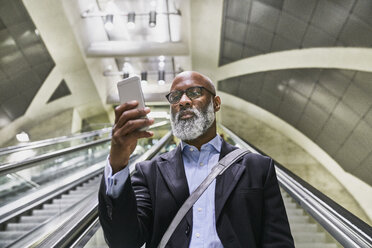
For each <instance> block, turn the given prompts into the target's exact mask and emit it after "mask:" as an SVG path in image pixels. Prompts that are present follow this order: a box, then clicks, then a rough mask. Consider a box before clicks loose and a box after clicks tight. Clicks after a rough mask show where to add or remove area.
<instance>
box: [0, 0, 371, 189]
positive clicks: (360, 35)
mask: <svg viewBox="0 0 372 248" xmlns="http://www.w3.org/2000/svg"><path fill="white" fill-rule="evenodd" d="M216 2H218V3H222V2H223V11H221V12H222V13H212V12H213V11H214V10H216V9H218V8H215V5H216V3H215V1H214V0H213V1H212V0H210V1H207V0H205V1H197V0H195V1H181V0H156V1H155V7H154V6H151V3H152V1H149V0H125V1H124V0H97V1H96V0H60V1H54V2H50V1H48V0H37V1H33V0H23V1H21V0H0V7H1V8H0V55H1V56H0V129H1V128H2V127H5V126H6V125H8V124H10V123H12V122H13V123H14V120H16V119H17V118H21V117H22V115H23V114H24V113H25V111H26V110H29V109H30V107H29V105H30V102H31V101H33V100H35V99H33V98H34V96H36V97H35V98H38V99H36V100H37V101H36V102H37V104H35V107H34V108H32V109H33V112H32V113H35V114H37V112H42V111H43V110H44V109H45V108H47V107H48V106H52V105H53V104H54V105H53V106H52V107H51V109H49V110H48V111H49V112H50V113H52V112H54V111H55V110H56V109H57V108H67V107H68V108H71V107H78V106H80V105H84V110H85V111H86V112H87V114H86V115H88V112H89V111H92V112H91V113H92V114H93V113H94V114H97V112H94V111H93V110H95V109H97V111H101V109H102V110H104V109H106V110H107V108H106V105H105V104H107V106H109V107H110V108H111V105H110V104H114V103H117V100H118V98H117V90H116V82H117V81H119V80H120V79H121V78H122V77H123V74H124V69H125V68H128V66H125V63H127V64H130V66H129V68H130V70H129V74H138V75H140V74H141V72H143V71H147V72H148V77H147V81H148V82H147V84H144V85H143V89H144V93H145V97H146V99H147V100H148V101H151V102H154V103H159V102H160V103H165V98H164V95H165V93H166V92H167V91H168V90H169V86H170V82H171V80H172V78H173V76H174V74H175V73H177V72H179V71H181V70H189V69H191V68H195V67H196V69H198V70H199V69H200V68H201V67H203V69H204V68H214V67H208V66H209V64H213V66H217V64H219V65H220V66H221V67H222V68H223V67H224V65H227V64H229V63H231V62H234V61H237V60H242V59H247V58H251V57H255V56H259V55H263V54H270V53H273V52H277V51H288V50H294V49H296V50H298V49H300V50H301V49H302V50H304V49H306V48H311V47H367V48H370V47H371V46H372V19H371V18H370V17H371V16H372V1H370V0H339V1H336V0H224V1H223V0H221V1H216ZM23 3H26V7H27V11H26V8H25V7H24V5H23ZM190 6H191V8H190ZM152 8H155V9H156V11H157V12H159V13H163V12H168V13H177V14H171V15H158V16H157V17H158V18H157V25H156V26H155V27H154V28H150V27H149V25H148V15H147V14H146V13H148V12H149V11H150V10H152ZM195 8H197V10H195ZM190 9H192V10H193V13H194V12H197V11H199V12H198V14H197V15H196V16H194V14H193V15H191V14H190ZM178 10H180V12H178ZM132 11H134V12H136V13H137V14H138V15H136V25H135V27H134V28H132V29H131V28H128V25H127V14H128V13H129V12H132ZM27 12H29V13H30V16H31V17H32V21H31V18H30V16H29V14H28V13H27ZM84 13H87V14H89V15H91V16H85V17H82V16H84ZM140 13H142V14H144V15H143V16H142V15H140ZM179 13H181V15H179ZM106 14H114V16H115V17H114V28H113V29H112V30H107V29H106V28H105V19H106ZM203 14H204V15H208V18H210V19H208V18H207V19H203V20H214V19H213V15H214V14H216V16H219V15H220V14H222V16H219V18H218V20H215V23H208V22H206V21H204V22H199V21H198V20H199V19H200V15H203ZM53 16H55V18H53ZM198 18H199V19H198ZM220 20H222V26H221V27H220V26H219V25H220V24H219V21H220ZM217 22H218V25H217V24H216V23H217ZM34 23H35V24H34ZM198 25H199V26H200V25H203V26H206V27H207V29H208V28H209V29H210V26H213V25H214V26H213V27H217V26H218V32H219V30H220V29H221V36H218V37H219V38H213V37H214V36H213V35H214V34H216V33H217V32H210V33H208V32H204V33H203V34H199V33H195V32H194V33H193V32H192V31H190V30H191V28H193V29H194V30H196V29H197V30H199V29H198ZM200 30H204V29H200ZM39 31H40V32H39ZM208 31H209V30H208ZM190 34H193V37H197V38H194V39H190V38H192V37H191V35H190ZM41 37H42V38H41ZM219 39H220V40H219ZM43 40H44V41H45V44H43ZM189 41H190V44H192V47H191V45H190V44H189ZM217 43H219V55H218V52H213V54H215V55H216V56H215V57H216V59H213V61H210V58H211V57H213V56H214V55H213V56H211V55H210V54H211V52H210V51H212V50H209V48H210V47H212V48H213V47H214V46H217ZM48 51H49V52H48ZM195 51H198V54H196V52H195ZM213 51H214V50H213ZM208 53H209V54H208ZM161 55H163V56H164V58H162V57H160V56H161ZM191 56H193V60H192V61H193V65H191ZM198 56H199V57H198ZM196 59H198V60H199V61H196ZM304 59H306V58H304ZM214 60H216V61H214ZM200 61H201V62H200ZM159 62H164V65H162V64H161V63H159ZM195 64H197V66H195ZM160 67H161V68H160ZM221 67H220V68H221ZM162 68H163V69H164V71H165V82H164V84H163V85H160V84H159V83H158V71H159V69H162ZM216 68H217V67H216ZM57 69H58V70H57ZM217 70H219V68H217ZM210 72H211V73H214V71H213V70H211V71H210ZM210 76H212V77H213V76H214V75H210ZM48 80H49V81H50V82H48V84H50V87H46V88H45V91H43V90H42V87H43V86H45V84H46V81H48ZM53 81H55V82H53ZM371 82H372V76H371V73H368V72H362V71H350V70H339V69H320V68H304V69H291V70H278V71H267V72H259V73H252V74H246V72H244V71H242V72H241V73H240V76H239V77H234V78H229V79H226V80H223V81H220V82H219V89H220V90H222V91H225V92H228V93H230V94H234V95H236V96H239V97H241V98H242V99H245V100H247V101H249V102H252V103H254V104H256V105H258V106H260V107H262V108H264V109H266V110H268V111H270V112H271V113H273V114H275V115H277V116H279V117H280V118H282V119H283V120H285V121H287V122H288V123H290V124H291V125H292V126H294V127H296V128H297V129H298V130H300V131H302V132H303V133H304V134H305V135H307V136H308V137H309V138H311V139H312V140H313V141H314V142H316V143H317V144H319V146H321V147H322V148H323V149H324V150H325V151H326V152H327V153H328V154H330V155H331V156H332V157H333V158H334V159H335V160H336V161H337V162H338V163H339V164H340V165H341V166H342V167H343V168H345V170H347V171H350V172H351V173H353V174H354V175H356V176H358V177H359V178H362V179H363V180H365V181H366V182H369V183H370V184H372V182H371V180H372V179H371V178H372V171H371V170H372V169H371V168H372V166H371V164H372V155H371V154H372V153H371V152H372V149H371V147H372V144H371V140H372V137H371V136H372V130H371V127H372V124H371V123H372V112H371V111H372V110H371V100H370V99H372V88H371V85H372V83H371ZM48 90H49V91H50V92H48V93H46V91H48ZM41 91H42V92H41ZM38 92H39V93H38ZM40 92H41V93H40ZM54 92H56V95H57V96H59V97H60V98H58V97H57V98H56V99H57V100H54V97H52V96H55V94H53V93H54ZM44 94H46V96H44ZM42 97H44V98H45V99H44V98H43V101H44V102H43V103H41V102H40V101H41V100H40V99H41V98H42ZM98 98H99V100H98V101H100V103H97V99H98ZM50 99H53V101H51V102H50V103H47V102H48V101H49V100H50ZM61 99H62V100H61ZM63 99H65V101H63ZM66 99H67V100H66ZM43 104H44V105H43ZM45 104H46V105H45ZM31 105H32V104H31ZM93 105H94V106H97V108H93V107H92V106H93ZM101 105H103V107H102V106H101ZM81 116H82V117H83V116H84V115H83V114H82V115H81ZM0 131H1V130H0Z"/></svg>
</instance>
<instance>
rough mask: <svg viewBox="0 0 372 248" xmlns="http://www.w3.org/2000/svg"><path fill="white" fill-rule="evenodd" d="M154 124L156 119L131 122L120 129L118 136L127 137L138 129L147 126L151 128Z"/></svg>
mask: <svg viewBox="0 0 372 248" xmlns="http://www.w3.org/2000/svg"><path fill="white" fill-rule="evenodd" d="M153 123H154V119H148V118H143V119H135V120H129V121H127V122H126V123H125V124H124V126H122V127H120V128H119V130H118V132H119V133H118V134H119V135H120V136H125V135H128V134H130V133H132V132H135V131H137V130H138V129H141V128H143V127H146V126H150V125H151V124H153Z"/></svg>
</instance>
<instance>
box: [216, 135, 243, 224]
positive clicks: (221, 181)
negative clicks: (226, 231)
mask: <svg viewBox="0 0 372 248" xmlns="http://www.w3.org/2000/svg"><path fill="white" fill-rule="evenodd" d="M235 149H237V148H236V147H234V146H232V145H230V144H228V143H227V142H225V141H223V142H222V147H221V153H220V160H221V158H223V157H225V156H226V155H227V154H228V153H229V152H231V151H233V150H235ZM244 169H245V168H244V166H243V165H240V164H233V165H231V166H230V168H229V169H227V170H226V171H225V172H224V173H223V174H222V175H221V176H218V177H217V178H216V190H215V215H216V221H217V220H218V217H219V216H220V214H221V211H222V208H223V206H224V205H225V203H226V200H227V198H228V197H229V195H230V194H231V192H232V190H233V189H234V188H235V185H236V184H237V183H238V181H239V179H240V177H241V176H242V174H243V172H244Z"/></svg>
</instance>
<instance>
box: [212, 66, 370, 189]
mask: <svg viewBox="0 0 372 248" xmlns="http://www.w3.org/2000/svg"><path fill="white" fill-rule="evenodd" d="M357 82H358V83H357ZM365 85H368V86H365ZM363 87H365V88H363ZM218 89H219V90H220V91H224V92H227V93H229V94H232V95H235V96H237V97H240V98H242V99H243V100H245V101H248V102H250V103H253V104H255V105H257V106H259V107H261V108H263V109H266V110H267V111H270V112H271V113H272V114H274V115H276V116H278V117H279V118H281V119H283V120H284V121H286V122H287V123H289V124H290V125H292V126H293V127H294V128H296V129H297V130H299V131H300V132H302V133H303V134H305V135H306V136H307V137H309V138H310V139H312V140H313V141H314V142H315V143H316V144H318V145H319V146H320V147H321V148H322V149H323V150H325V151H326V152H327V153H328V154H329V155H330V156H332V157H333V158H334V159H335V160H336V161H337V162H338V163H339V164H340V165H341V166H342V167H343V168H344V169H345V170H347V171H350V172H351V173H354V172H353V169H355V168H358V167H359V166H365V165H364V164H365V162H364V158H366V157H367V156H370V154H371V153H372V97H371V95H372V91H371V90H372V73H367V72H356V71H350V70H338V69H317V68H311V69H310V68H309V69H288V70H277V71H268V72H259V73H253V74H246V75H242V76H238V77H234V78H229V79H226V80H223V81H221V82H218ZM364 89H366V90H364ZM361 147H362V148H361ZM358 149H359V150H358ZM356 150H358V151H356ZM345 153H346V154H345ZM352 154H354V156H358V158H350V156H351V155H352ZM354 174H355V173H354ZM355 175H356V174H355ZM367 183H370V184H372V178H371V179H370V180H369V181H367Z"/></svg>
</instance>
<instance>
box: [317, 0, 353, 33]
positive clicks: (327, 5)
mask: <svg viewBox="0 0 372 248" xmlns="http://www.w3.org/2000/svg"><path fill="white" fill-rule="evenodd" d="M348 14H349V13H348V12H347V11H346V10H345V9H343V8H342V7H341V6H339V5H337V4H335V3H333V2H331V1H329V0H320V1H319V2H318V5H317V7H316V9H315V12H314V15H313V17H312V19H311V23H312V24H313V25H314V26H316V27H317V28H319V29H321V30H323V31H325V32H326V33H328V34H330V35H331V36H333V37H337V36H338V34H339V32H340V31H341V28H342V27H343V25H344V24H345V22H346V20H347V18H348V16H349V15H348Z"/></svg>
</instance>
